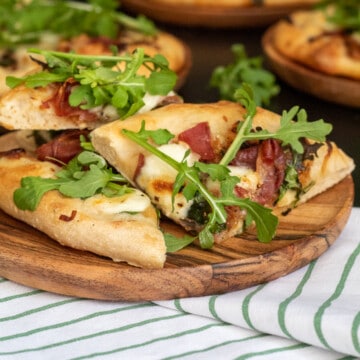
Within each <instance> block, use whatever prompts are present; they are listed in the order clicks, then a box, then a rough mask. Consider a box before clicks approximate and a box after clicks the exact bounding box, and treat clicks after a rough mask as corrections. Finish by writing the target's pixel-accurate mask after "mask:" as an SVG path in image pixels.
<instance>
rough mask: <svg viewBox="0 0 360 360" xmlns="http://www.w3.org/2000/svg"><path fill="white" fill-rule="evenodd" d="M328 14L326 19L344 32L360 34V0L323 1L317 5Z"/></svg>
mask: <svg viewBox="0 0 360 360" xmlns="http://www.w3.org/2000/svg"><path fill="white" fill-rule="evenodd" d="M315 6H316V7H317V8H318V9H321V10H323V11H324V12H325V14H326V19H327V21H329V22H330V23H333V24H335V25H337V26H339V27H340V28H342V29H344V30H350V31H354V32H360V6H359V1H358V0H322V1H320V2H319V4H317V5H315Z"/></svg>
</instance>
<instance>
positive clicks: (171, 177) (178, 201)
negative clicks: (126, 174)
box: [136, 143, 199, 219]
mask: <svg viewBox="0 0 360 360" xmlns="http://www.w3.org/2000/svg"><path fill="white" fill-rule="evenodd" d="M158 149H159V150H160V151H161V152H163V153H165V154H166V155H168V156H169V157H171V158H172V159H174V160H176V161H178V162H181V161H182V160H183V158H184V156H185V153H186V151H187V150H189V147H188V145H187V144H185V143H179V144H166V145H162V146H160V147H159V148H158ZM198 159H199V157H198V155H197V154H194V153H190V154H189V156H188V157H187V163H188V164H189V165H190V166H191V165H193V164H194V162H195V161H197V160H198ZM176 175H177V171H176V170H175V169H174V168H172V167H171V166H170V165H168V164H167V163H165V162H164V161H163V160H161V159H160V158H159V157H157V156H156V155H152V154H150V155H149V156H147V157H146V159H145V163H144V166H143V167H142V168H141V172H140V174H139V176H138V177H137V179H136V181H137V183H138V184H139V186H140V187H141V188H142V189H144V190H145V192H146V193H147V194H148V195H149V196H150V198H151V199H152V200H153V202H154V203H155V204H156V205H158V206H159V207H160V208H161V209H162V211H163V213H164V214H165V215H166V216H168V217H170V218H173V219H185V218H186V217H187V213H188V211H189V208H190V207H191V205H192V203H193V202H192V201H187V200H186V199H185V197H184V196H183V195H182V194H181V193H179V194H177V195H176V196H175V201H174V207H173V204H172V185H173V183H174V181H175V178H176ZM159 181H162V182H164V183H165V184H169V186H168V187H166V186H165V187H164V188H162V189H161V193H159V191H157V190H156V184H158V182H159Z"/></svg>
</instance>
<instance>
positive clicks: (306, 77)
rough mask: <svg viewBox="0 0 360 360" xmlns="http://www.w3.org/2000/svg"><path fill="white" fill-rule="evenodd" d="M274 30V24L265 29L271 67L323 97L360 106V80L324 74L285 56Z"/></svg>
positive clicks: (265, 47)
mask: <svg viewBox="0 0 360 360" xmlns="http://www.w3.org/2000/svg"><path fill="white" fill-rule="evenodd" d="M274 26H276V25H274ZM273 31H274V30H273V27H270V28H269V29H268V30H267V31H266V32H265V34H264V36H263V38H262V46H263V50H264V52H265V55H266V57H267V60H268V61H269V65H270V67H271V68H272V70H273V71H274V73H276V74H277V75H278V76H279V77H280V78H281V79H282V80H284V81H285V82H286V83H288V84H289V85H290V86H292V87H294V88H295V89H298V90H300V91H303V92H305V93H308V94H311V95H314V96H316V97H318V98H320V99H323V100H327V101H330V102H334V103H337V104H340V105H346V106H351V107H360V81H356V80H351V79H347V78H344V77H338V76H331V75H327V74H323V73H320V72H317V71H314V70H312V69H310V68H308V67H306V66H303V65H301V64H298V63H296V62H294V61H292V60H290V59H289V58H287V57H285V56H283V55H282V54H281V53H280V52H279V51H278V50H277V49H276V48H275V46H274V45H273V41H272V36H273Z"/></svg>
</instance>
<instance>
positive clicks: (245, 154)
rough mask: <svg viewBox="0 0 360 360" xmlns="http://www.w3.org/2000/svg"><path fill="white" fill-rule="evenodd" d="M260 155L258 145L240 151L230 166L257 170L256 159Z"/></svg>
mask: <svg viewBox="0 0 360 360" xmlns="http://www.w3.org/2000/svg"><path fill="white" fill-rule="evenodd" d="M258 153H259V146H258V145H251V146H249V147H245V148H243V149H240V150H239V151H238V152H237V153H236V155H235V157H234V159H233V160H232V161H231V162H230V165H234V166H239V167H248V168H250V169H252V170H255V169H256V159H257V157H258Z"/></svg>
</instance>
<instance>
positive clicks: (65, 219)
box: [59, 210, 77, 221]
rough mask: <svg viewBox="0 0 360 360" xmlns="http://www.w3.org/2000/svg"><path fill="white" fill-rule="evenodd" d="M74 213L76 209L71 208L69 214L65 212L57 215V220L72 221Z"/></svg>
mask: <svg viewBox="0 0 360 360" xmlns="http://www.w3.org/2000/svg"><path fill="white" fill-rule="evenodd" d="M76 214H77V211H76V210H73V211H72V212H71V215H70V216H68V215H65V214H61V215H60V216H59V220H61V221H72V220H74V219H75V216H76Z"/></svg>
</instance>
